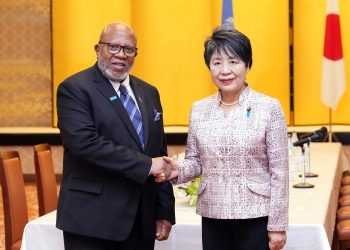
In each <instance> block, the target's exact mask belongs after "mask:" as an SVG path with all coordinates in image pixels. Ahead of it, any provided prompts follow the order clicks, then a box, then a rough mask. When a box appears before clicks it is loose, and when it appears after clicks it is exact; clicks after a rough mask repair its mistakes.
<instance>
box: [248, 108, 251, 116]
mask: <svg viewBox="0 0 350 250" xmlns="http://www.w3.org/2000/svg"><path fill="white" fill-rule="evenodd" d="M250 110H251V108H250V107H248V108H247V117H249V116H250Z"/></svg>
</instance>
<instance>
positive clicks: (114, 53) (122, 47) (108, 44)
mask: <svg viewBox="0 0 350 250" xmlns="http://www.w3.org/2000/svg"><path fill="white" fill-rule="evenodd" d="M98 44H106V45H107V51H108V52H109V53H110V54H112V55H116V54H118V53H119V52H120V51H121V50H122V49H123V53H124V55H125V56H127V57H136V56H137V48H136V47H131V46H122V45H119V44H116V43H106V42H101V41H99V42H98ZM111 44H112V45H117V46H119V47H120V49H119V50H118V52H113V53H112V52H110V51H109V48H108V47H109V46H110V45H111ZM125 48H133V49H135V55H134V56H128V55H127V54H125Z"/></svg>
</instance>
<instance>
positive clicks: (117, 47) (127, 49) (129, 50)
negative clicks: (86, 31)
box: [99, 42, 137, 57]
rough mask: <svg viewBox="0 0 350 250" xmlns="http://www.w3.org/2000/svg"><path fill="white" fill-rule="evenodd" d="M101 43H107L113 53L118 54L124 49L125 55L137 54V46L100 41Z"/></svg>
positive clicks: (109, 50) (132, 55) (133, 55)
mask: <svg viewBox="0 0 350 250" xmlns="http://www.w3.org/2000/svg"><path fill="white" fill-rule="evenodd" d="M99 44H106V45H107V50H108V52H109V53H111V54H113V55H114V54H118V53H119V52H120V50H121V49H123V52H124V55H126V56H129V57H135V56H136V55H137V48H135V47H129V46H121V45H119V44H115V43H105V42H99Z"/></svg>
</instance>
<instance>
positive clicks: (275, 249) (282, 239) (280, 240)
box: [267, 231, 287, 250]
mask: <svg viewBox="0 0 350 250" xmlns="http://www.w3.org/2000/svg"><path fill="white" fill-rule="evenodd" d="M267 235H268V237H269V239H270V241H269V247H270V250H280V249H283V247H284V245H285V244H286V240H287V234H286V232H285V231H269V232H268V233H267Z"/></svg>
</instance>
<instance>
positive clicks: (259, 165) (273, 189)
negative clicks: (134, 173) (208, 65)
mask: <svg viewBox="0 0 350 250" xmlns="http://www.w3.org/2000/svg"><path fill="white" fill-rule="evenodd" d="M220 100H221V95H220V93H217V94H214V95H212V96H209V97H207V98H205V99H203V100H200V101H197V102H195V103H194V104H193V107H192V110H191V115H190V125H189V132H188V139H187V145H186V153H185V159H184V160H183V161H181V162H179V176H178V177H177V178H176V179H173V180H172V183H173V184H181V183H186V182H188V181H190V180H192V179H193V178H195V177H197V176H199V175H202V180H201V183H200V186H199V188H198V203H197V208H196V209H197V210H196V211H197V214H199V215H201V216H204V217H208V218H217V219H246V218H257V217H263V216H268V218H269V219H268V227H267V230H269V231H286V230H287V229H288V201H289V190H288V188H289V180H288V145H287V144H288V142H287V126H286V121H285V116H284V113H283V110H282V108H281V105H280V103H279V101H278V100H277V99H274V98H271V97H268V96H266V95H263V94H261V93H257V92H256V91H253V90H251V89H250V88H249V86H247V88H246V89H245V90H244V91H243V92H242V94H241V95H240V98H239V105H238V106H237V107H236V108H234V109H233V110H232V111H231V112H230V113H229V115H228V116H227V117H224V112H223V110H222V109H221V108H220V107H219V104H220ZM249 109H250V113H249V112H248V111H247V110H249Z"/></svg>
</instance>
